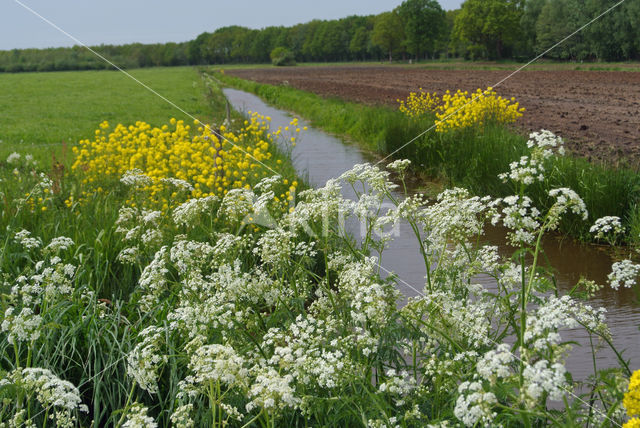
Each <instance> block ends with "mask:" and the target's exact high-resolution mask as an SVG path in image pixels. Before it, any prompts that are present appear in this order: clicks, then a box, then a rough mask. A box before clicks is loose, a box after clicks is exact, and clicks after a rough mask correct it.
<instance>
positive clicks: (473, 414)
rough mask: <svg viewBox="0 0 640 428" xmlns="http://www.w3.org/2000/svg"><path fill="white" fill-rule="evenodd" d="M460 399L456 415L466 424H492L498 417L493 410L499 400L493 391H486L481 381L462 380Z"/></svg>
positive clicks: (459, 389) (456, 407)
mask: <svg viewBox="0 0 640 428" xmlns="http://www.w3.org/2000/svg"><path fill="white" fill-rule="evenodd" d="M458 393H459V394H460V395H459V396H458V399H457V400H456V406H455V408H454V410H453V413H454V415H455V416H456V417H457V418H458V419H459V420H461V421H462V423H463V424H465V425H466V426H469V427H470V426H475V425H476V424H480V425H481V426H490V425H491V422H492V421H493V419H494V418H495V417H496V415H497V414H496V412H494V411H493V410H492V408H493V405H494V404H496V403H497V402H498V400H497V398H496V396H495V394H494V393H493V392H486V391H484V389H483V388H482V384H480V382H462V383H461V384H460V386H459V387H458Z"/></svg>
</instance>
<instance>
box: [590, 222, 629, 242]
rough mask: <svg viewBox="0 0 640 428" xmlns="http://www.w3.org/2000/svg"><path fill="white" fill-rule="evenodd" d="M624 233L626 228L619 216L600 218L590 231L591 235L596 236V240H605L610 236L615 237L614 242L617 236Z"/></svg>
mask: <svg viewBox="0 0 640 428" xmlns="http://www.w3.org/2000/svg"><path fill="white" fill-rule="evenodd" d="M622 232H624V228H623V227H622V223H621V222H620V217H617V216H605V217H600V218H599V219H597V220H596V221H595V223H594V224H593V226H591V228H590V229H589V233H593V234H595V238H596V239H605V238H606V237H608V236H609V235H613V237H614V239H613V240H614V241H615V236H617V235H619V234H621V233H622Z"/></svg>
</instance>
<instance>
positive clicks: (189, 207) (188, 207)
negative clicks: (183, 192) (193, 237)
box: [173, 195, 219, 226]
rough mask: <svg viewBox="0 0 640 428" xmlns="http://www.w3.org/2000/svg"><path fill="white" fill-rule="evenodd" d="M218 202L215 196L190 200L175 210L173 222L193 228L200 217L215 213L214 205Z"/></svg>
mask: <svg viewBox="0 0 640 428" xmlns="http://www.w3.org/2000/svg"><path fill="white" fill-rule="evenodd" d="M218 200H219V199H218V197H217V196H214V195H210V196H207V197H205V198H194V199H190V200H188V201H187V202H184V203H183V204H181V205H179V206H178V207H176V209H174V210H173V221H174V222H175V223H176V224H179V225H184V226H191V225H193V224H194V223H195V221H196V219H197V218H198V216H199V215H201V214H204V213H207V212H210V213H213V204H214V203H215V202H217V201H218Z"/></svg>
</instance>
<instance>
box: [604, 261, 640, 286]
mask: <svg viewBox="0 0 640 428" xmlns="http://www.w3.org/2000/svg"><path fill="white" fill-rule="evenodd" d="M639 273H640V264H635V263H633V262H632V261H631V260H623V261H621V262H615V263H614V264H613V265H611V273H610V274H609V275H608V276H607V279H608V280H609V284H610V285H611V288H613V289H614V290H617V289H618V288H620V286H621V285H622V286H623V287H625V288H631V287H633V286H634V285H636V281H637V279H638V274H639Z"/></svg>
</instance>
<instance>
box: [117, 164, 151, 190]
mask: <svg viewBox="0 0 640 428" xmlns="http://www.w3.org/2000/svg"><path fill="white" fill-rule="evenodd" d="M120 182H121V183H123V184H124V185H126V186H133V187H145V186H150V185H151V184H153V180H152V179H151V177H149V176H148V175H145V174H144V173H143V172H142V170H140V169H138V168H134V169H131V170H129V171H127V172H125V173H124V175H123V176H122V178H120Z"/></svg>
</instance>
